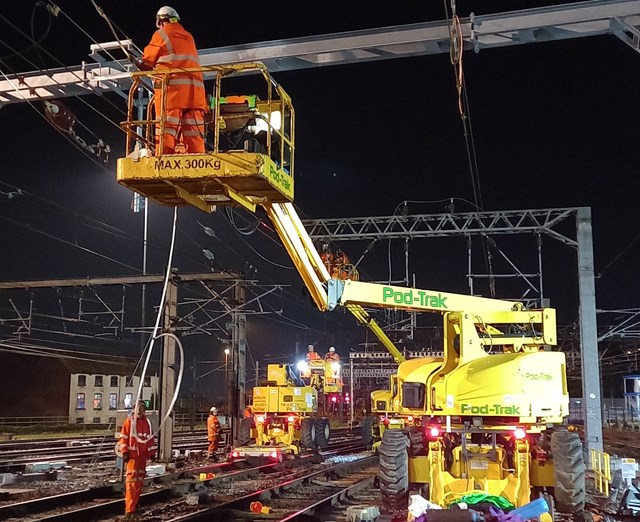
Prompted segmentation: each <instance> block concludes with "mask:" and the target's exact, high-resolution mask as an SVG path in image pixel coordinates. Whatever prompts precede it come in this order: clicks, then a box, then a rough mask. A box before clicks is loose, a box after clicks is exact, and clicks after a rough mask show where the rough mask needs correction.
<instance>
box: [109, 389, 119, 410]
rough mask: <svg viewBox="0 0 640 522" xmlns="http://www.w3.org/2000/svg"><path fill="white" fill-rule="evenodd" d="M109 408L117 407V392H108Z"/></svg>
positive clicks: (115, 408)
mask: <svg viewBox="0 0 640 522" xmlns="http://www.w3.org/2000/svg"><path fill="white" fill-rule="evenodd" d="M109 409H110V410H117V409H118V394H117V393H110V394H109Z"/></svg>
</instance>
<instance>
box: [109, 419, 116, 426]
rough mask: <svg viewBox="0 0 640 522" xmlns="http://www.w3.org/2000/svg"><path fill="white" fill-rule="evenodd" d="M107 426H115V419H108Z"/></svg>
mask: <svg viewBox="0 0 640 522" xmlns="http://www.w3.org/2000/svg"><path fill="white" fill-rule="evenodd" d="M109 424H110V425H111V426H115V425H116V418H115V417H109Z"/></svg>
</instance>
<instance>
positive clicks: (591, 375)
mask: <svg viewBox="0 0 640 522" xmlns="http://www.w3.org/2000/svg"><path fill="white" fill-rule="evenodd" d="M576 227H577V234H576V235H577V238H578V286H579V292H580V343H581V348H582V349H581V351H580V355H581V358H582V393H583V395H582V396H583V398H584V399H583V400H584V405H585V420H584V431H585V435H584V441H585V445H586V447H587V455H589V450H592V449H595V450H598V451H602V404H601V402H602V395H601V392H600V389H601V384H600V357H599V356H598V331H597V322H596V287H595V279H594V264H593V234H592V228H591V208H589V207H579V208H578V210H577V214H576Z"/></svg>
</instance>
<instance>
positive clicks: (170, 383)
mask: <svg viewBox="0 0 640 522" xmlns="http://www.w3.org/2000/svg"><path fill="white" fill-rule="evenodd" d="M177 309H178V285H177V283H176V280H175V278H173V277H172V278H171V279H170V280H169V286H168V287H167V295H166V297H165V301H164V312H163V324H164V328H163V332H172V333H173V332H175V322H176V319H177V311H178V310H177ZM182 363H183V361H181V364H182ZM175 364H176V342H175V340H174V339H173V338H172V337H163V338H162V368H161V374H160V421H162V419H164V418H165V416H166V415H167V413H168V411H169V405H170V404H171V398H172V397H173V394H174V393H175V386H176V380H175V374H176V372H175ZM159 438H160V441H159V444H158V451H159V458H160V460H161V461H163V462H169V461H170V460H171V450H172V448H173V413H172V414H171V415H170V416H169V418H168V419H167V422H166V423H165V424H164V426H163V427H162V431H161V432H160V435H159Z"/></svg>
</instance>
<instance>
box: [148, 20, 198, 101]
mask: <svg viewBox="0 0 640 522" xmlns="http://www.w3.org/2000/svg"><path fill="white" fill-rule="evenodd" d="M142 60H143V61H144V63H145V64H147V65H149V66H150V67H153V68H154V69H157V70H159V71H162V70H167V69H189V68H193V67H200V59H199V58H198V49H197V48H196V44H195V41H194V39H193V36H191V33H190V32H189V31H187V30H186V29H185V28H184V27H182V25H180V24H179V23H166V24H163V26H162V28H160V29H158V30H157V31H156V32H155V33H153V36H152V37H151V41H150V42H149V45H147V46H146V47H145V48H144V53H143V55H142ZM168 79H169V83H168V84H167V104H166V107H165V109H166V110H172V109H201V110H205V109H206V108H207V99H206V92H205V87H204V79H203V77H202V73H201V72H176V73H175V74H172V75H171V76H169V77H168ZM154 86H155V87H156V91H155V96H156V100H155V101H156V103H157V105H156V108H160V107H162V100H161V94H162V84H161V83H160V82H159V81H156V83H155V85H154ZM157 112H158V113H159V111H158V110H157Z"/></svg>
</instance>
